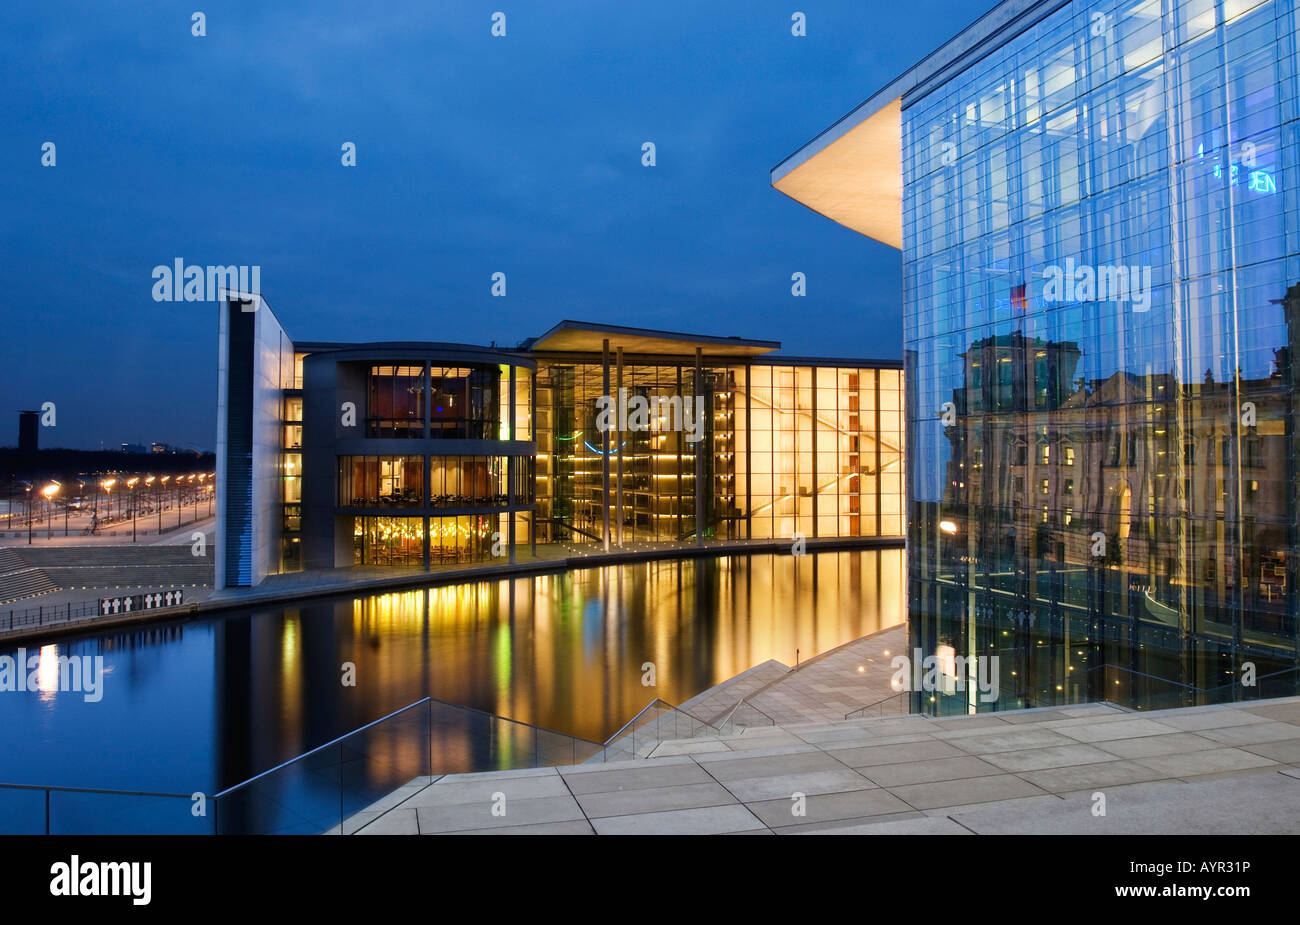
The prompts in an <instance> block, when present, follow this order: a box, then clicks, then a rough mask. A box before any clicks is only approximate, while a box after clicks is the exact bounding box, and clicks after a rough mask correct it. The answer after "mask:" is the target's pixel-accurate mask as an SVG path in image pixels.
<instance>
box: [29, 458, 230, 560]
mask: <svg viewBox="0 0 1300 925" xmlns="http://www.w3.org/2000/svg"><path fill="white" fill-rule="evenodd" d="M214 478H215V473H212V472H199V473H191V474H190V475H177V476H171V475H164V476H162V477H158V476H153V475H150V476H146V477H145V478H144V479H143V481H144V484H145V485H146V486H149V487H153V486H154V485H155V483H156V485H157V487H156V488H155V489H154V499H155V504H156V505H157V508H158V532H159V533H162V514H163V494H164V492H165V491H166V490H167V484H168V483H169V482H170V483H171V485H172V487H174V488H175V489H176V525H177V526H180V525H181V523H182V518H183V513H184V496H183V492H185V491H186V490H188V489H191V488H196V487H197V488H198V489H199V492H196V493H195V494H194V496H193V497H194V519H195V520H197V519H198V516H199V498H200V495H201V493H202V492H203V489H205V488H208V489H210V488H213V487H215V481H213V480H214ZM140 482H141V478H140V476H133V477H131V478H129V479H126V480H124V481H120V482H119V479H116V478H106V479H102V480H100V482H99V485H98V487H99V488H100V489H101V490H102V491H103V493H104V494H106V495H108V498H109V502H108V510H109V517H110V518H111V517H112V509H113V504H112V500H113V489H114V488H115V487H116V486H117V485H118V484H119V483H120V484H121V485H122V486H124V487H125V488H126V489H128V491H129V492H130V506H131V542H133V543H134V542H136V539H137V530H136V523H137V520H138V518H139V508H138V506H137V504H136V498H135V489H136V486H137V485H138V484H139V483H140ZM196 483H197V484H196ZM77 485H78V488H79V490H80V491H82V492H84V490H85V488H86V483H85V482H84V481H80V480H79V481H78V482H77ZM62 488H63V484H62V483H61V482H59V481H58V480H56V479H52V480H50V482H49V484H47V485H46V486H45V487H44V488H42V489H41V490H40V494H41V496H42V497H44V499H45V512H46V513H45V519H46V538H47V539H48V538H51V537H53V535H54V517H53V507H54V501H55V498H57V497H58V495H59V492H60V491H61V490H62ZM27 496H28V502H27V543H28V545H31V542H32V524H33V521H34V519H35V518H33V517H32V503H31V498H32V486H31V485H28V486H27ZM121 496H122V492H120V491H119V492H118V498H119V501H118V511H119V512H121V509H122V508H121V500H120V499H121ZM69 507H70V505H69V503H68V502H65V503H64V505H63V535H64V536H67V535H68V514H69ZM208 514H209V515H211V514H212V493H211V492H209V493H208ZM12 516H13V514H12V504H11V505H10V517H12ZM98 523H99V495H98V494H96V496H95V502H94V509H93V511H92V513H91V526H90V527H89V528H87V529H88V530H89V531H90V532H92V533H93V532H94V530H95V529H96V528H97V527H98Z"/></svg>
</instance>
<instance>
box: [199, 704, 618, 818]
mask: <svg viewBox="0 0 1300 925" xmlns="http://www.w3.org/2000/svg"><path fill="white" fill-rule="evenodd" d="M601 750H602V746H601V745H600V743H598V742H589V741H587V740H585V739H580V738H577V737H576V736H570V735H565V734H563V733H559V732H553V731H551V730H548V729H542V728H540V727H538V726H532V725H530V724H528V723H521V722H519V721H518V720H512V719H507V718H506V717H504V716H497V715H496V714H493V713H487V712H484V711H482V710H475V709H473V708H472V707H464V706H460V705H458V704H453V703H446V702H445V701H441V700H435V699H433V698H426V699H424V700H421V701H418V702H416V703H413V704H411V705H410V706H408V707H405V708H403V709H401V710H398V711H397V712H395V713H390V714H389V715H388V716H385V717H383V718H382V719H379V720H376V721H375V722H373V723H370V724H369V725H367V726H363V727H361V728H360V729H358V730H356V731H355V732H351V733H349V734H348V735H345V736H343V737H342V738H340V739H336V740H335V741H333V742H329V743H326V744H325V745H322V746H320V747H319V748H315V749H313V750H311V751H309V752H307V753H306V754H304V755H300V756H298V757H297V758H294V759H293V760H292V761H288V762H285V763H284V764H282V765H279V766H278V767H275V768H272V769H271V770H269V771H266V772H264V773H262V774H259V775H258V776H257V777H254V778H252V779H251V780H247V781H245V782H244V783H242V784H238V785H237V786H235V787H231V788H229V789H227V790H223V791H222V792H221V793H218V794H217V795H216V796H215V797H213V802H214V803H215V804H216V805H215V814H216V824H215V831H216V832H217V833H218V834H221V835H231V834H238V835H297V834H319V833H322V832H327V831H338V830H340V829H341V830H342V831H344V832H348V831H350V830H352V829H354V828H355V827H356V826H357V825H359V824H361V823H363V822H364V821H367V820H365V819H358V818H357V816H358V814H359V813H361V812H362V811H363V810H365V809H367V808H368V807H371V806H373V805H374V804H375V803H377V802H378V801H380V800H382V799H383V798H384V797H387V796H389V795H390V794H392V793H393V792H394V791H396V790H398V789H400V788H401V787H403V786H404V785H406V784H409V783H412V782H419V781H421V780H429V779H432V778H433V777H437V776H441V775H443V774H460V773H466V772H471V771H509V770H516V769H520V768H536V767H550V766H554V765H562V764H579V763H581V762H583V761H585V760H587V759H588V758H590V757H592V756H593V755H599V754H600V752H601ZM351 820H356V821H353V822H351V824H350V821H351Z"/></svg>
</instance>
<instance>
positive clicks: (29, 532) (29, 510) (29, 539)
mask: <svg viewBox="0 0 1300 925" xmlns="http://www.w3.org/2000/svg"><path fill="white" fill-rule="evenodd" d="M27 545H28V546H30V545H32V486H31V483H30V482H29V483H28V484H27Z"/></svg>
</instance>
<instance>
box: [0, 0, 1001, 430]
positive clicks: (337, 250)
mask: <svg viewBox="0 0 1300 925" xmlns="http://www.w3.org/2000/svg"><path fill="white" fill-rule="evenodd" d="M990 6H992V2H991V0H989V2H984V0H976V2H971V0H965V2H958V0H909V2H907V3H882V2H878V0H870V2H863V0H845V2H821V0H818V2H816V3H811V4H809V3H804V2H803V0H790V2H785V3H774V2H770V0H725V2H722V0H718V2H709V3H705V4H699V3H686V2H675V0H674V2H646V0H628V2H618V3H616V2H613V0H605V2H565V3H561V2H551V0H547V2H537V0H530V2H528V3H523V4H519V5H517V6H512V5H509V0H489V2H486V3H472V2H446V3H436V2H431V0H420V2H410V3H405V2H384V3H374V4H360V3H351V2H333V0H315V2H311V3H303V4H300V5H298V7H297V8H296V9H295V8H291V7H292V5H290V4H280V3H275V4H271V3H266V2H265V0H257V2H224V0H223V2H208V0H194V2H193V3H192V4H191V5H189V6H184V7H182V6H181V5H179V4H177V3H161V2H132V3H126V4H119V3H104V2H102V0H95V2H86V3H73V2H62V0H60V2H58V3H38V2H29V0H23V2H18V3H8V4H5V5H4V7H3V9H0V138H2V139H3V144H0V235H2V236H3V238H2V240H3V254H4V263H3V267H4V283H5V285H4V291H3V296H2V297H0V298H3V303H2V304H3V312H4V326H3V331H4V335H3V338H2V339H0V364H2V367H3V370H4V380H3V381H4V386H3V395H4V400H3V401H0V444H2V445H12V444H14V443H15V442H16V440H17V415H16V414H14V413H13V412H14V411H16V410H17V409H19V408H36V407H39V406H40V405H41V403H42V402H45V401H53V402H55V403H56V407H57V414H58V418H57V420H58V426H57V429H56V430H54V431H51V430H48V429H46V430H44V431H43V432H42V434H41V441H42V445H43V446H65V447H81V448H96V447H98V446H100V444H101V442H102V443H103V444H104V445H105V446H107V447H114V446H116V445H118V444H120V443H122V442H128V441H129V442H140V443H145V442H148V441H151V440H157V441H160V442H166V443H173V444H181V445H183V444H194V445H197V446H199V447H204V448H210V447H212V446H213V445H214V443H215V428H216V424H215V417H216V414H215V411H216V355H217V344H216V317H217V308H216V305H215V304H214V303H210V302H179V303H178V302H155V301H154V300H153V298H152V287H153V278H152V276H151V273H152V270H153V268H154V267H155V266H157V265H160V264H168V265H170V264H171V263H172V261H173V260H175V259H176V258H183V259H184V260H185V261H186V263H187V264H200V265H207V264H248V265H252V264H257V265H260V267H261V288H262V293H263V295H264V296H265V297H266V299H267V301H268V303H269V304H270V305H271V307H272V308H273V309H274V311H275V312H276V314H277V316H278V317H279V318H280V320H281V321H282V323H283V324H284V325H285V327H286V329H287V330H288V332H289V334H290V335H291V336H293V337H295V338H298V339H301V340H343V341H364V340H398V339H406V340H428V341H455V342H464V343H482V344H486V343H489V342H491V341H495V342H496V343H497V344H498V345H514V344H516V343H518V342H519V341H520V340H522V339H524V338H526V337H530V336H536V335H538V334H541V333H543V332H544V331H545V330H547V329H548V328H550V327H551V326H552V325H553V324H555V323H556V322H558V321H560V320H561V319H565V318H571V319H577V320H586V321H603V322H610V323H616V324H626V325H633V326H641V327H650V328H661V329H667V330H678V331H690V332H698V333H706V334H721V335H730V334H736V335H740V336H748V337H754V338H760V339H770V340H778V341H781V342H782V343H783V345H784V346H783V352H785V353H789V354H805V355H807V354H812V355H817V354H823V355H837V356H862V357H880V358H897V357H900V356H901V352H902V321H901V313H900V298H901V296H900V293H901V273H900V257H899V254H898V252H897V251H894V250H892V249H890V248H888V247H886V246H885V245H882V244H877V243H875V242H872V241H869V240H867V239H866V238H863V237H861V236H859V235H857V234H855V233H853V232H851V231H849V230H847V229H845V228H842V227H840V226H839V225H836V224H834V223H833V222H831V221H829V220H828V219H825V218H822V217H820V216H818V215H816V214H814V213H812V212H810V211H808V210H807V209H805V208H804V207H803V206H800V205H799V204H797V203H795V202H793V201H791V200H789V199H787V198H786V197H784V196H782V195H781V194H780V193H778V192H776V191H775V190H774V189H772V188H771V186H770V182H769V171H770V169H771V168H772V167H773V166H774V165H775V164H777V163H778V162H779V161H781V160H782V159H783V158H784V157H786V156H787V155H789V154H790V153H792V152H793V151H795V150H796V149H797V148H799V147H800V146H802V145H803V144H804V143H805V142H807V141H808V140H810V139H811V138H812V137H813V136H815V135H816V134H817V133H819V132H820V131H821V130H822V129H824V128H825V127H827V126H828V125H830V124H831V123H832V122H834V121H835V120H836V119H838V118H839V117H840V116H842V115H844V114H845V113H846V112H848V111H849V110H850V109H852V108H853V107H854V106H855V105H857V104H858V103H859V102H861V101H862V100H863V99H865V98H866V97H868V96H870V95H871V94H872V93H874V92H875V91H876V90H878V89H880V88H881V87H883V86H884V85H885V84H887V83H888V82H889V81H890V80H891V79H893V78H894V77H896V76H898V75H899V74H900V73H902V72H903V71H904V70H905V69H906V68H907V67H909V66H911V65H912V64H914V63H916V62H917V61H918V60H920V59H921V58H922V57H923V56H924V55H925V54H927V53H928V52H930V51H931V50H933V49H934V48H936V47H938V46H939V45H940V44H942V42H944V41H945V40H946V39H948V38H950V37H952V36H953V35H954V34H956V33H957V32H959V31H960V30H961V29H962V28H963V27H965V26H966V25H968V24H969V23H970V22H972V21H973V20H975V19H976V18H978V16H979V15H981V14H982V13H984V12H985V11H986V10H987V9H988V7H990ZM196 9H197V10H201V11H203V12H204V13H205V15H206V30H207V35H206V36H204V37H194V36H192V35H191V13H192V12H193V11H194V10H196ZM497 10H501V11H503V12H504V13H505V14H506V30H507V34H506V36H505V37H504V38H494V37H492V35H491V34H490V28H491V17H492V14H493V12H495V11H497ZM795 10H802V11H803V12H805V13H806V14H807V17H808V20H807V21H808V35H807V37H805V38H794V37H792V36H791V34H790V16H791V13H792V12H793V11H795ZM47 141H52V142H54V143H55V145H56V158H57V164H56V166H54V167H43V166H42V165H41V156H42V145H43V144H44V143H45V142H47ZM347 141H351V142H354V143H355V144H356V146H357V166H356V167H351V168H348V167H344V166H342V165H341V163H340V158H341V151H340V146H341V145H342V144H343V143H344V142H347ZM644 141H652V142H654V144H655V145H656V148H657V161H658V163H657V166H655V167H653V168H647V167H643V166H642V165H641V145H642V142H644ZM496 271H502V272H505V273H506V274H507V296H506V297H505V298H493V297H492V296H491V294H490V288H491V275H492V274H493V273H494V272H496ZM795 271H802V272H804V273H806V274H807V276H808V295H807V297H806V298H802V299H796V298H794V297H792V296H791V294H790V274H791V273H793V272H795Z"/></svg>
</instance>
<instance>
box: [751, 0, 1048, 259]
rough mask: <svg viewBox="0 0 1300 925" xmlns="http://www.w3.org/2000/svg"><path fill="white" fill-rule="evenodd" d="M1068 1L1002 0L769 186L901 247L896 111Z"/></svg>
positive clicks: (782, 167)
mask: <svg viewBox="0 0 1300 925" xmlns="http://www.w3.org/2000/svg"><path fill="white" fill-rule="evenodd" d="M1069 2H1070V0H1003V2H1001V3H999V4H998V5H997V6H995V7H994V8H993V9H991V10H989V11H988V12H987V13H985V14H984V15H983V16H981V17H980V18H979V19H977V20H976V21H975V22H974V23H972V24H971V25H969V26H967V27H966V28H965V29H963V30H962V31H961V32H959V33H958V34H957V35H956V36H954V37H953V38H952V39H950V40H949V41H947V42H944V43H943V44H942V45H941V46H939V47H938V48H937V49H936V50H935V51H933V52H931V53H930V54H929V55H927V56H926V57H925V58H924V59H923V60H922V61H920V62H919V63H917V64H915V65H913V66H912V67H910V68H908V69H907V70H906V71H905V72H904V73H903V74H902V76H900V77H899V78H897V79H896V80H894V81H892V82H891V83H890V84H889V85H888V86H886V87H885V88H884V89H882V90H881V91H880V92H878V93H876V94H874V95H872V96H871V97H869V98H868V99H867V100H865V101H864V102H863V103H861V104H860V105H859V106H857V107H856V108H854V109H853V110H852V111H850V112H849V113H848V114H847V115H845V116H844V117H843V118H841V119H839V120H838V121H837V122H835V124H833V125H831V126H830V127H829V128H827V129H826V130H825V131H823V132H822V133H821V134H819V135H818V136H817V137H816V138H814V139H812V141H810V142H808V143H807V144H805V145H804V146H803V147H801V148H800V149H799V150H798V151H795V152H794V153H793V154H791V155H790V156H789V157H787V158H786V159H785V160H783V161H782V162H781V163H779V164H777V165H776V166H775V167H774V168H772V186H774V187H775V188H776V189H777V190H779V191H780V192H782V193H784V194H785V195H787V196H789V197H790V198H791V199H793V200H795V201H796V202H799V203H802V204H803V205H805V206H807V207H808V208H810V209H812V210H813V211H814V212H818V213H820V214H821V215H824V216H826V217H827V218H829V219H831V220H833V221H836V222H838V223H839V224H841V225H844V226H845V227H846V228H852V229H853V230H854V231H856V232H859V233H860V234H864V235H866V236H867V237H869V238H872V239H873V240H876V241H880V242H882V243H884V244H888V245H889V246H891V247H896V248H899V249H900V250H901V249H902V246H903V168H902V150H903V133H902V111H903V109H904V108H906V107H908V106H910V105H912V103H913V102H915V101H916V100H918V99H921V98H922V97H924V96H925V95H926V94H927V93H929V92H930V91H931V90H933V89H935V88H936V87H939V86H942V85H943V84H944V83H945V82H947V81H949V80H951V79H952V78H953V77H954V76H956V75H957V74H959V73H961V72H962V71H963V70H965V69H966V68H968V67H970V66H971V65H972V64H974V63H975V62H976V61H979V60H980V59H981V58H983V57H984V56H985V55H988V54H989V53H990V52H992V51H993V50H995V49H996V48H998V47H999V46H1000V45H1002V44H1003V43H1005V42H1007V41H1009V40H1011V39H1012V38H1014V37H1015V36H1017V35H1019V34H1020V33H1022V32H1024V31H1025V30H1027V29H1030V28H1032V27H1033V26H1034V25H1036V24H1037V23H1038V22H1040V21H1042V20H1043V19H1044V18H1046V17H1047V16H1050V15H1051V14H1052V13H1054V12H1056V10H1058V9H1060V8H1061V7H1064V6H1066V5H1068V4H1069Z"/></svg>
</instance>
